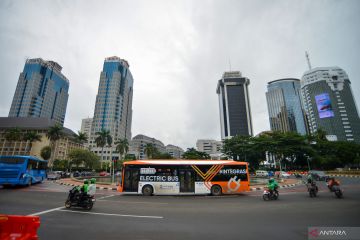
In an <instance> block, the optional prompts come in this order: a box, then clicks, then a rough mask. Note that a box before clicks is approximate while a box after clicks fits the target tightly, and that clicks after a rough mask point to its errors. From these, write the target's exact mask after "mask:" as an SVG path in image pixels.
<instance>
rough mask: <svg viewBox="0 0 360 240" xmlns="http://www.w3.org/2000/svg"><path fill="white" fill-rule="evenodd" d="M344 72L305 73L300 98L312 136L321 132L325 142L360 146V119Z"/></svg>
mask: <svg viewBox="0 0 360 240" xmlns="http://www.w3.org/2000/svg"><path fill="white" fill-rule="evenodd" d="M350 84H351V82H350V80H349V77H348V75H347V74H346V72H345V71H344V70H343V69H341V68H339V67H321V68H314V69H311V70H309V71H306V72H305V73H304V75H303V76H302V79H301V95H302V101H303V104H304V109H305V112H306V115H307V118H308V121H309V129H310V132H311V133H315V132H316V131H317V130H318V129H320V128H321V129H322V130H324V131H325V132H326V133H327V136H326V137H327V139H328V140H332V141H336V140H339V141H340V140H341V141H346V140H347V141H355V142H358V143H360V119H359V115H358V110H357V108H356V103H355V100H354V97H353V94H352V91H351V86H350Z"/></svg>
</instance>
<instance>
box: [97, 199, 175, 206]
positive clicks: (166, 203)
mask: <svg viewBox="0 0 360 240" xmlns="http://www.w3.org/2000/svg"><path fill="white" fill-rule="evenodd" d="M97 201H101V202H116V203H134V204H164V205H168V204H169V203H164V202H130V201H115V200H103V199H100V198H98V199H97Z"/></svg>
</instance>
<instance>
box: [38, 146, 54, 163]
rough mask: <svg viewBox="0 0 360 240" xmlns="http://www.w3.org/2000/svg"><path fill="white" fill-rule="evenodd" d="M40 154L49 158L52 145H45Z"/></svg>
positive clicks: (46, 158) (45, 158)
mask: <svg viewBox="0 0 360 240" xmlns="http://www.w3.org/2000/svg"><path fill="white" fill-rule="evenodd" d="M40 156H41V157H42V158H43V159H44V160H49V159H50V157H51V147H50V146H45V147H43V148H42V149H41V151H40Z"/></svg>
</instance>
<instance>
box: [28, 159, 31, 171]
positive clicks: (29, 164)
mask: <svg viewBox="0 0 360 240" xmlns="http://www.w3.org/2000/svg"><path fill="white" fill-rule="evenodd" d="M27 169H28V170H31V169H32V161H31V160H28V165H27Z"/></svg>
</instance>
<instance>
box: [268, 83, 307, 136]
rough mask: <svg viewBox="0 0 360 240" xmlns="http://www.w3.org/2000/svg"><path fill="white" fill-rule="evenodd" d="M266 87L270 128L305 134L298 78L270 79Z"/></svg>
mask: <svg viewBox="0 0 360 240" xmlns="http://www.w3.org/2000/svg"><path fill="white" fill-rule="evenodd" d="M267 89H268V91H267V92H266V101H267V105H268V111H269V120H270V129H271V130H272V131H281V132H298V133H299V134H302V135H305V134H306V133H307V131H306V124H305V118H304V112H303V108H302V105H301V95H300V80H299V79H295V78H285V79H279V80H275V81H271V82H269V83H268V85H267Z"/></svg>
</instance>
